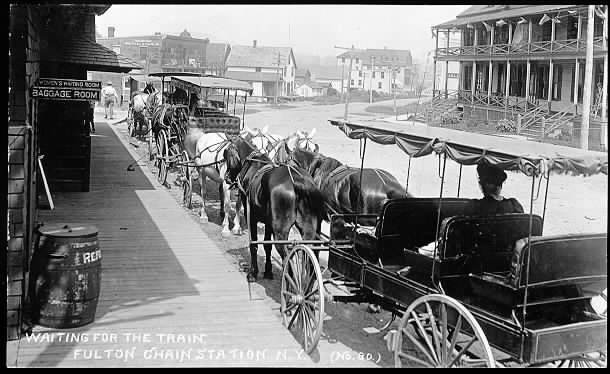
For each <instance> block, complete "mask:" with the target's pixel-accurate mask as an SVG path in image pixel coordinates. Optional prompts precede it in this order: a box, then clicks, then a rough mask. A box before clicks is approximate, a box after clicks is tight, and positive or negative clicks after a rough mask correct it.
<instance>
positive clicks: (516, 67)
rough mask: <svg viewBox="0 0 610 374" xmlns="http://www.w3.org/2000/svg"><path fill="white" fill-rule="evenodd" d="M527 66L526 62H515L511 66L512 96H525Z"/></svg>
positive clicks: (510, 93)
mask: <svg viewBox="0 0 610 374" xmlns="http://www.w3.org/2000/svg"><path fill="white" fill-rule="evenodd" d="M526 72H527V66H526V65H525V64H518V63H515V64H513V65H511V66H510V81H511V83H510V92H509V95H511V96H520V97H524V96H525V81H526V79H525V73H526Z"/></svg>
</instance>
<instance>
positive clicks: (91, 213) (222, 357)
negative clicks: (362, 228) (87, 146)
mask: <svg viewBox="0 0 610 374" xmlns="http://www.w3.org/2000/svg"><path fill="white" fill-rule="evenodd" d="M96 128H97V133H96V134H94V135H93V136H92V152H91V153H92V161H91V162H92V164H91V189H90V192H86V193H81V192H71V193H61V194H59V193H57V194H54V195H53V198H54V200H55V204H56V209H55V210H53V211H42V212H41V214H40V219H41V220H42V221H43V222H45V223H47V224H51V223H63V222H69V223H80V224H91V225H95V226H96V227H97V228H98V229H99V239H100V248H101V250H102V284H101V294H100V300H99V304H98V307H97V313H96V319H95V321H94V322H93V323H91V324H89V325H86V326H83V327H80V328H74V329H64V330H56V329H49V328H44V327H41V326H35V328H34V331H33V334H32V335H31V336H29V337H24V338H22V339H21V340H20V341H19V342H10V343H11V346H10V347H9V355H8V360H7V365H8V366H18V367H28V366H38V367H64V366H80V367H93V366H103V367H108V366H113V367H125V366H149V367H156V366H312V365H322V366H329V365H330V360H329V359H328V357H329V353H328V352H327V353H323V354H320V353H317V354H316V356H317V358H316V357H314V358H313V359H312V357H310V356H307V355H306V354H304V353H303V351H302V350H301V347H300V346H299V345H298V343H297V342H296V340H295V339H294V338H293V337H292V335H291V334H290V333H289V332H288V331H287V330H286V329H285V328H284V327H283V326H282V324H281V320H280V316H279V312H278V307H277V303H274V302H272V301H271V300H270V299H269V298H267V297H265V295H264V293H263V294H259V295H258V296H256V297H255V293H254V291H253V292H252V296H253V297H252V298H251V297H250V293H249V290H248V283H247V282H246V276H245V274H244V273H242V272H240V271H239V270H238V269H236V268H235V266H234V265H232V264H230V262H229V260H228V259H227V258H226V257H224V255H223V253H222V252H221V249H220V248H219V247H218V246H217V245H216V244H215V243H214V242H213V241H212V240H211V239H210V238H209V237H208V236H207V235H206V234H205V233H204V232H203V231H202V229H201V228H200V227H199V225H198V223H196V222H195V221H193V219H192V218H191V217H189V216H188V214H187V213H186V212H185V211H184V210H183V209H182V208H181V207H180V206H179V205H178V204H177V203H176V201H175V200H174V199H173V198H172V196H171V195H170V194H169V193H168V192H167V190H165V188H164V187H161V186H160V185H159V183H158V182H157V181H156V178H155V176H154V175H152V173H151V172H150V171H149V170H148V169H146V170H144V169H143V168H140V167H137V166H136V167H135V171H127V170H126V169H127V167H128V165H129V164H130V163H132V162H133V161H134V158H133V154H130V152H128V150H127V148H126V146H125V145H124V143H122V142H121V141H120V140H119V138H118V137H117V134H116V130H115V131H113V129H111V128H110V126H109V125H107V124H105V123H103V122H99V123H97V124H96ZM254 286H256V285H255V284H254ZM62 334H64V335H62ZM51 340H52V341H51ZM12 343H14V344H12ZM325 343H326V342H325ZM325 346H326V347H328V343H326V344H325ZM334 347H335V348H336V349H339V350H341V351H343V350H346V347H345V346H343V345H342V344H334ZM322 349H323V348H321V350H322ZM11 353H12V354H13V356H12V357H11ZM320 356H321V357H322V359H320ZM325 357H326V358H325ZM341 364H342V365H346V364H347V365H350V363H349V362H345V361H343V362H342V363H341ZM353 364H356V365H357V366H374V365H369V364H372V363H363V362H357V363H356V362H354V363H353Z"/></svg>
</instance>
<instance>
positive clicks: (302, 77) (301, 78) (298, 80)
mask: <svg viewBox="0 0 610 374" xmlns="http://www.w3.org/2000/svg"><path fill="white" fill-rule="evenodd" d="M310 80H311V73H310V72H309V69H304V68H299V69H297V71H296V74H295V77H294V82H295V85H296V86H297V87H298V86H300V85H302V84H303V83H305V82H309V81H310Z"/></svg>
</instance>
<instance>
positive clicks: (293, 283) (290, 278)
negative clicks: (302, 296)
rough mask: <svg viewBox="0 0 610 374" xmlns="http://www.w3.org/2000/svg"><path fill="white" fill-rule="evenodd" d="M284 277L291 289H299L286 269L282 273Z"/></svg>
mask: <svg viewBox="0 0 610 374" xmlns="http://www.w3.org/2000/svg"><path fill="white" fill-rule="evenodd" d="M284 278H285V279H286V280H287V281H288V283H290V285H291V286H292V288H293V290H295V291H297V292H298V291H299V287H298V286H297V284H296V282H295V281H294V279H292V277H291V276H290V274H289V272H288V271H287V272H286V273H284Z"/></svg>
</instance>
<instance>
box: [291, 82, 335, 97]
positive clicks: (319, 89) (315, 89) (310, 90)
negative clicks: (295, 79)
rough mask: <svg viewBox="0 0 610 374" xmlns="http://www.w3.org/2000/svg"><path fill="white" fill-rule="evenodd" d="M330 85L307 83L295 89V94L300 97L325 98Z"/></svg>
mask: <svg viewBox="0 0 610 374" xmlns="http://www.w3.org/2000/svg"><path fill="white" fill-rule="evenodd" d="M329 87H331V86H330V83H320V82H315V81H309V82H305V83H303V84H301V85H300V86H298V87H297V88H296V91H295V92H296V94H297V95H298V96H302V97H314V96H326V95H327V93H328V88H329Z"/></svg>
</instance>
